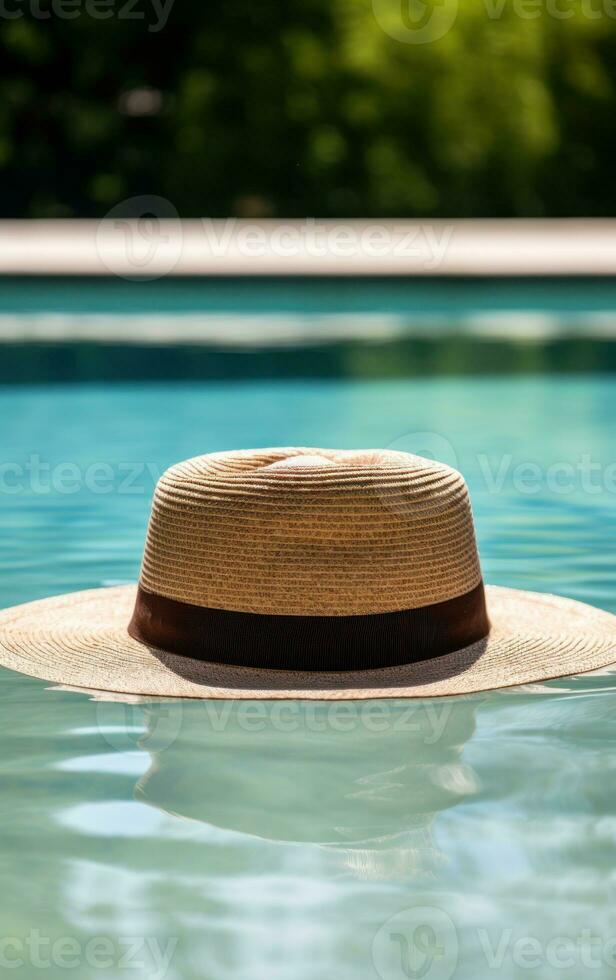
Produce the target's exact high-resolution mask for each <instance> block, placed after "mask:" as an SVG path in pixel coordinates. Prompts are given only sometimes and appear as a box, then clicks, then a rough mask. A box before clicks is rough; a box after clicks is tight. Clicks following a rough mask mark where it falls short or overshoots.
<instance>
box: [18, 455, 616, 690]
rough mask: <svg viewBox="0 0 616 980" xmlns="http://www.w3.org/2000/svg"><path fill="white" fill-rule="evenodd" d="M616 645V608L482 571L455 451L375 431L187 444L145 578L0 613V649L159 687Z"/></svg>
mask: <svg viewBox="0 0 616 980" xmlns="http://www.w3.org/2000/svg"><path fill="white" fill-rule="evenodd" d="M615 662H616V617H615V616H613V615H612V614H610V613H607V612H604V611H602V610H599V609H596V608H593V607H591V606H588V605H586V604H584V603H580V602H576V601H573V600H571V599H565V598H561V597H558V596H553V595H547V594H539V593H532V592H524V591H520V590H517V589H509V588H502V587H494V586H485V587H484V584H483V580H482V576H481V570H480V565H479V558H478V554H477V548H476V543H475V532H474V526H473V518H472V513H471V508H470V502H469V497H468V491H467V487H466V484H465V482H464V480H463V478H462V476H461V475H460V474H459V473H458V472H457V471H456V470H453V469H451V468H449V467H447V466H444V465H443V464H440V463H436V462H434V461H432V460H427V459H422V458H421V457H418V456H412V455H410V454H408V453H401V452H393V451H384V450H365V451H349V450H331V449H305V448H279V449H259V450H243V451H242V450H240V451H237V452H226V453H212V454H209V455H206V456H199V457H196V458H194V459H192V460H188V461H186V462H184V463H179V464H177V465H176V466H173V467H171V469H169V470H167V471H166V473H165V474H164V475H163V476H162V477H161V479H160V480H159V482H158V485H157V487H156V491H155V494H154V500H153V505H152V513H151V517H150V523H149V527H148V532H147V539H146V544H145V549H144V555H143V562H142V567H141V576H140V581H139V583H138V585H126V586H118V587H112V588H101V589H93V590H88V591H84V592H76V593H72V594H70V595H64V596H56V597H53V598H50V599H42V600H38V601H35V602H30V603H26V604H24V605H21V606H16V607H13V608H12V609H7V610H4V611H3V612H2V613H0V664H3V665H4V666H6V667H9V668H12V669H14V670H17V671H21V672H22V673H25V674H30V675H32V676H35V677H40V678H43V679H45V680H48V681H53V682H56V683H60V684H65V685H71V686H75V687H81V688H89V689H96V690H101V691H115V692H118V693H127V694H144V695H155V696H163V697H188V698H250V699H253V698H254V699H259V698H305V699H324V700H328V699H360V698H362V699H363V698H383V697H386V698H400V697H435V696H442V695H452V694H469V693H472V692H476V691H484V690H490V689H493V688H501V687H509V686H514V685H518V684H524V683H530V682H537V681H542V680H547V679H551V678H556V677H563V676H568V675H572V674H580V673H586V672H588V671H593V670H597V669H599V668H605V667H606V666H608V665H611V664H614V663H615Z"/></svg>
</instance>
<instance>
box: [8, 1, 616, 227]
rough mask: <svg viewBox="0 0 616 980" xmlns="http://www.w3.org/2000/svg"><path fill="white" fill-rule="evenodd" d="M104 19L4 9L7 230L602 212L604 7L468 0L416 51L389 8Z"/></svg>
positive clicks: (612, 195)
mask: <svg viewBox="0 0 616 980" xmlns="http://www.w3.org/2000/svg"><path fill="white" fill-rule="evenodd" d="M99 2H102V3H103V4H105V3H107V4H108V5H109V7H108V9H109V10H111V16H109V18H108V19H98V17H93V16H91V15H90V14H89V13H88V8H87V5H86V0H83V2H82V0H71V4H69V5H68V6H67V7H66V9H67V10H68V9H69V7H70V10H71V19H67V18H66V17H65V16H64V15H63V16H58V14H57V13H56V12H54V8H53V6H51V5H50V4H51V0H49V2H48V0H3V11H2V14H1V15H0V16H1V19H2V25H1V32H2V46H3V54H2V69H1V71H2V76H3V89H2V91H3V97H2V99H1V100H0V170H1V173H2V180H1V181H0V212H1V214H2V216H4V217H74V216H91V217H96V216H102V215H104V214H106V213H107V211H109V210H110V209H111V208H112V207H113V206H114V205H116V204H117V203H118V202H120V201H122V200H124V199H126V198H130V197H133V196H137V195H145V194H152V195H160V196H162V197H164V198H166V199H168V200H169V202H171V204H172V206H173V207H174V208H176V209H177V211H178V212H179V214H180V215H181V216H183V217H189V216H200V215H209V216H213V217H216V216H227V215H235V214H240V215H242V214H243V215H251V216H260V215H271V216H273V217H293V216H304V215H310V216H315V217H327V216H338V217H340V216H368V217H369V216H418V217H419V216H423V215H426V216H427V215H430V216H442V217H464V216H470V217H480V216H498V217H505V216H535V215H536V216H564V215H572V216H573V215H586V216H592V215H597V216H603V215H613V214H614V213H615V206H616V190H615V182H614V151H615V149H616V137H615V112H614V107H615V99H614V94H615V93H614V88H615V84H616V5H614V4H612V6H611V7H610V3H609V0H560V7H559V8H558V9H560V10H563V11H565V12H567V15H566V16H562V17H561V16H555V15H554V14H553V13H550V12H549V11H548V10H547V9H546V7H545V5H544V0H503V2H502V3H499V4H496V3H495V0H464V2H463V0H460V4H459V9H458V11H457V17H456V18H455V23H454V24H453V26H452V27H451V29H450V30H449V31H448V32H447V33H445V35H444V36H443V37H442V38H440V39H438V40H434V41H432V42H430V43H425V44H412V43H411V44H409V43H404V42H401V41H399V40H396V39H395V38H394V37H392V36H391V33H390V32H387V31H386V30H384V29H383V27H382V26H381V25H382V22H383V10H384V9H385V10H386V12H387V11H389V14H388V15H389V16H391V18H392V23H393V22H394V20H395V18H398V19H400V17H402V15H403V11H402V10H401V7H400V0H391V2H390V0H379V9H380V12H381V13H380V18H377V16H376V15H375V10H374V9H373V6H372V4H371V2H370V0H259V2H258V3H255V2H254V0H224V2H223V0H208V2H207V3H205V2H204V0H175V3H173V6H172V8H171V11H170V13H169V17H168V19H167V21H166V23H165V24H164V25H163V26H161V27H160V29H158V30H155V29H152V28H153V26H154V27H155V26H157V19H158V18H157V15H156V14H155V13H154V11H153V9H152V5H151V0H137V2H136V3H135V5H134V6H133V7H132V12H131V14H130V17H129V16H128V15H127V16H123V15H122V8H123V3H124V0H99ZM401 2H402V3H403V4H406V3H408V2H414V0H401ZM436 2H439V0H436ZM443 2H444V3H448V2H453V0H440V3H443ZM523 2H525V6H526V9H527V10H532V9H534V10H535V12H536V14H537V15H536V16H535V15H533V16H526V15H525V16H520V13H519V10H520V8H521V4H522V3H523ZM388 3H390V6H389V7H387V6H386V5H387V4H388ZM35 4H36V6H35ZM384 5H385V6H384ZM56 9H57V8H56ZM98 9H99V10H103V9H106V8H104V7H100V8H98ZM552 9H554V5H553V4H552ZM7 11H10V12H11V16H10V17H9V16H8V15H7ZM592 11H594V12H595V13H592ZM496 12H497V13H496ZM47 13H49V15H50V16H49V17H46V16H45V15H46V14H47ZM124 13H126V11H124ZM135 14H141V16H139V17H135ZM569 14H570V15H569ZM595 14H596V15H595Z"/></svg>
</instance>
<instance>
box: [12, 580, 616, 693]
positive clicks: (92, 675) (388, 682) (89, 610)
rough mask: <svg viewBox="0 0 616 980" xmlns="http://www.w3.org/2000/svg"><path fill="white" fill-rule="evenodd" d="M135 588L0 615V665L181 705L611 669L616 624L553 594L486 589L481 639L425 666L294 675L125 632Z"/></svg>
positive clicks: (461, 688)
mask: <svg viewBox="0 0 616 980" xmlns="http://www.w3.org/2000/svg"><path fill="white" fill-rule="evenodd" d="M135 594H136V586H134V585H125V586H114V587H112V588H102V589H91V590H88V591H85V592H74V593H71V594H69V595H64V596H55V597H53V598H51V599H40V600H38V601H36V602H29V603H25V604H24V605H21V606H14V607H13V608H11V609H6V610H4V611H3V612H0V665H3V666H5V667H8V668H10V669H12V670H16V671H19V672H21V673H23V674H29V675H31V676H33V677H40V678H43V679H44V680H48V681H53V682H54V683H58V684H63V685H70V686H74V687H78V688H87V689H94V690H99V691H113V692H117V693H124V694H139V695H151V696H158V697H183V698H226V699H229V698H243V699H269V698H287V699H290V698H299V699H310V700H357V699H366V698H407V697H409V698H410V697H440V696H447V695H453V694H471V693H474V692H477V691H487V690H491V689H494V688H502V687H512V686H515V685H518V684H527V683H532V682H537V681H542V680H549V679H553V678H556V677H565V676H569V675H572V674H582V673H587V672H588V671H593V670H598V669H600V668H605V667H607V666H609V665H612V664H615V665H616V616H614V615H612V614H611V613H608V612H604V611H603V610H600V609H596V608H594V607H592V606H588V605H586V604H585V603H581V602H576V601H574V600H572V599H565V598H562V597H560V596H553V595H547V594H543V593H536V592H523V591H520V590H517V589H507V588H501V587H497V586H487V587H486V598H487V603H488V614H489V617H490V622H491V630H490V634H489V636H488V637H487V638H486V639H485V640H481V641H480V642H478V643H474V644H472V646H468V647H466V648H465V649H463V650H458V651H456V652H455V653H451V654H447V655H446V656H441V657H437V658H435V659H433V660H424V661H422V662H419V663H412V664H407V665H404V666H399V667H388V668H380V669H378V670H361V671H336V672H331V673H329V672H328V673H322V672H308V671H303V672H298V671H286V670H265V669H255V668H248V667H235V666H228V665H225V664H216V663H209V662H205V661H201V660H194V659H192V658H189V657H180V656H177V655H175V654H171V653H166V652H165V651H163V650H157V649H155V648H153V647H150V646H146V645H145V644H142V643H140V642H139V641H137V640H134V639H133V638H132V637H130V636H129V635H128V633H127V630H126V627H127V624H128V622H129V620H130V617H131V613H132V609H133V605H134V602H135Z"/></svg>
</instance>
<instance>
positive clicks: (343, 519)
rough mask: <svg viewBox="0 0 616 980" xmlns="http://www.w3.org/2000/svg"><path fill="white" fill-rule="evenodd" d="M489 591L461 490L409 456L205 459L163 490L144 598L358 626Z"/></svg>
mask: <svg viewBox="0 0 616 980" xmlns="http://www.w3.org/2000/svg"><path fill="white" fill-rule="evenodd" d="M480 577H481V572H480V568H479V560H478V557H477V548H476V544H475V533H474V528H473V519H472V515H471V509H470V504H469V498H468V491H467V488H466V484H465V482H464V480H463V478H462V476H461V475H460V474H459V473H457V472H456V471H455V470H452V469H450V468H449V467H448V466H444V465H442V464H440V463H434V462H432V461H430V460H426V459H422V458H421V457H419V456H411V455H410V454H408V453H401V452H390V451H383V450H374V451H368V450H366V451H363V452H351V451H340V450H325V449H298V448H287V449H267V450H248V451H240V452H229V453H213V454H211V455H208V456H199V457H196V458H195V459H191V460H188V461H187V462H185V463H180V464H178V465H177V466H173V467H172V468H171V469H169V470H167V472H166V473H165V474H164V475H163V476H162V478H161V479H160V481H159V483H158V486H157V488H156V492H155V495H154V501H153V505H152V516H151V518H150V526H149V529H148V534H147V541H146V546H145V553H144V558H143V565H142V569H141V584H142V585H143V586H144V588H145V589H147V590H148V591H149V592H153V593H155V594H157V595H162V596H166V597H167V598H170V599H178V600H181V601H183V602H189V603H193V604H195V605H200V606H207V607H210V608H215V609H229V610H237V611H242V612H253V613H273V614H277V615H281V614H286V615H303V616H311V615H323V616H337V615H346V616H349V615H360V614H367V613H376V612H391V611H395V610H399V609H415V608H417V607H419V606H425V605H431V604H433V603H436V602H440V601H442V600H445V599H451V598H455V597H456V596H459V595H463V594H464V593H466V592H469V591H470V590H471V589H472V588H474V587H475V586H476V585H477V584H478V582H479V580H480Z"/></svg>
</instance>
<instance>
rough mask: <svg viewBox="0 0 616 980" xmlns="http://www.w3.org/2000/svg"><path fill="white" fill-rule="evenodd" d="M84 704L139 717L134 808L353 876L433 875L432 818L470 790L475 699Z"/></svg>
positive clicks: (112, 698) (109, 697) (103, 697)
mask: <svg viewBox="0 0 616 980" xmlns="http://www.w3.org/2000/svg"><path fill="white" fill-rule="evenodd" d="M88 693H90V694H91V696H92V697H93V699H94V700H96V701H99V702H112V704H111V705H110V709H115V707H116V704H114V702H122V701H126V702H127V703H128V704H130V705H131V709H130V710H131V712H135V713H136V715H137V716H140V715H141V714H142V713H143V723H144V725H145V732H144V733H143V735H141V736H140V737H139V743H138V744H139V748H140V749H141V751H144V752H147V754H148V756H149V759H150V763H149V767H148V769H147V771H146V772H145V773H144V774H143V776H141V777H140V778H139V780H138V782H137V784H136V786H135V791H134V795H135V798H136V799H137V800H138V801H139V802H142V803H144V804H147V805H148V806H151V807H154V808H155V809H157V810H159V811H160V812H161V813H165V814H167V815H168V816H169V817H170V818H180V819H182V820H188V821H194V822H195V823H199V824H202V825H204V826H212V827H216V828H218V829H219V830H222V831H229V832H232V833H233V834H245V835H248V836H250V837H255V838H260V839H263V840H267V841H270V842H273V843H281V844H299V843H301V844H314V845H319V846H322V847H324V848H325V849H326V850H327V851H328V852H329V853H330V856H331V857H332V858H333V859H334V860H335V861H336V862H337V863H340V864H342V865H343V866H344V867H345V868H347V869H348V870H350V871H351V872H352V873H353V874H354V875H356V876H359V877H362V878H364V877H365V878H372V879H379V878H380V879H390V878H393V879H395V878H398V877H401V878H404V876H405V875H408V874H409V873H413V874H415V875H417V876H419V878H422V877H423V875H424V874H427V875H431V873H432V872H433V871H434V870H435V868H436V867H437V866H438V865H439V864H440V862H441V860H442V856H441V855H440V852H439V851H438V849H437V847H436V845H435V843H434V840H433V836H432V825H433V822H434V819H435V817H436V816H437V815H438V814H439V813H441V812H442V811H445V810H447V809H449V808H450V807H453V806H456V805H457V804H459V803H461V802H463V801H464V800H465V799H466V798H467V797H468V796H471V795H472V794H473V793H474V792H475V789H476V782H477V780H476V777H475V774H474V773H473V771H472V769H470V768H469V766H468V765H466V764H465V763H464V762H463V759H462V754H463V751H464V748H465V746H466V744H467V743H468V741H469V740H470V739H471V738H472V736H473V733H474V731H475V711H476V709H477V707H478V706H479V704H480V703H481V698H478V697H477V696H473V697H470V698H467V697H459V698H446V699H442V700H440V701H438V702H431V701H413V702H409V701H406V700H403V699H400V700H389V701H381V700H379V701H373V702H367V701H363V702H357V703H355V704H341V703H337V704H333V703H329V704H328V703H323V702H321V703H309V702H300V701H298V702H295V703H293V704H288V703H287V704H285V703H281V702H277V701H269V702H259V703H257V702H253V703H250V702H246V701H241V700H238V701H230V700H227V701H226V702H224V703H222V702H216V701H204V700H200V701H197V700H195V701H188V700H181V701H180V700H166V699H161V700H160V701H159V700H152V699H149V700H148V699H137V698H135V697H134V696H124V695H116V694H109V693H106V692H105V693H102V694H101V693H100V692H96V691H91V692H88ZM99 707H100V708H101V712H102V713H99V723H101V724H102V723H103V720H104V719H105V720H106V719H108V718H113V720H114V727H117V714H116V712H115V710H113V711H112V713H108V711H107V709H106V707H105V704H104V703H101V704H100V705H99ZM131 717H132V724H133V725H134V724H135V723H136V721H137V719H136V717H134V716H131ZM141 724H142V721H141V719H139V723H138V727H141ZM325 761H326V764H325Z"/></svg>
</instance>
